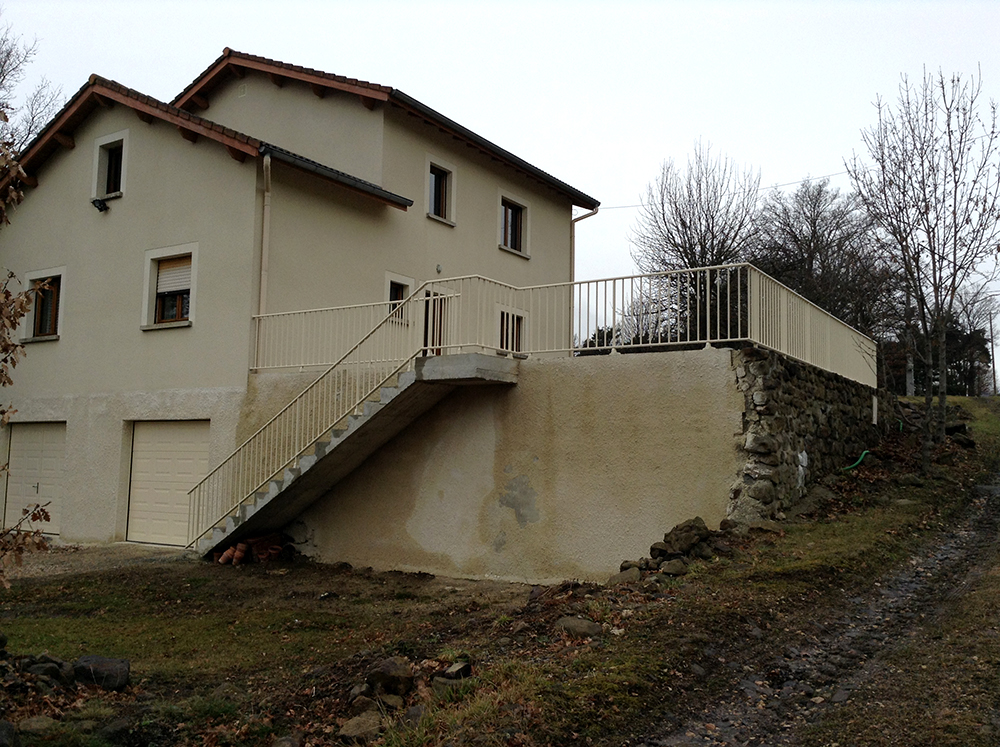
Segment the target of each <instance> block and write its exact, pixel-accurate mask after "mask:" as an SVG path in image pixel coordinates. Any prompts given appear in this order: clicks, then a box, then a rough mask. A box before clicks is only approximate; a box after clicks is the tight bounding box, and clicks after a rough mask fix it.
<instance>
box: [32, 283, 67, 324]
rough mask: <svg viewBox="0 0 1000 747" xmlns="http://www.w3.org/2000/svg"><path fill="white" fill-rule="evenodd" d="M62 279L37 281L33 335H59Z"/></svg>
mask: <svg viewBox="0 0 1000 747" xmlns="http://www.w3.org/2000/svg"><path fill="white" fill-rule="evenodd" d="M61 281H62V278H61V277H59V276H58V275H56V276H55V277H50V278H46V279H44V280H36V281H35V314H34V325H33V329H32V335H33V336H34V337H51V336H53V335H57V334H59V290H60V287H61V285H62V283H61Z"/></svg>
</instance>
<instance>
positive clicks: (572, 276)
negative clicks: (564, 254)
mask: <svg viewBox="0 0 1000 747" xmlns="http://www.w3.org/2000/svg"><path fill="white" fill-rule="evenodd" d="M598 210H600V206H598V207H595V208H594V209H593V210H591V211H590V212H589V213H584V214H583V215H581V216H579V217H576V218H573V219H572V220H571V221H570V222H569V281H570V282H571V283H572V282H573V281H575V280H576V224H577V223H579V222H580V221H582V220H586V219H587V218H589V217H590V216H592V215H597V211H598Z"/></svg>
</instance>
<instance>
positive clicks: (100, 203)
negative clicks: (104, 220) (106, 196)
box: [90, 197, 111, 213]
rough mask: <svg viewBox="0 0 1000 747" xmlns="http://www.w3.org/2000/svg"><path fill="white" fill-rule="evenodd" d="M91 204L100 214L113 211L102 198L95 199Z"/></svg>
mask: <svg viewBox="0 0 1000 747" xmlns="http://www.w3.org/2000/svg"><path fill="white" fill-rule="evenodd" d="M90 204H91V205H93V206H94V207H95V208H97V212H99V213H106V212H107V211H109V210H110V209H111V208H109V207H108V203H106V202H105V201H104V200H102V199H101V198H100V197H95V198H94V199H93V200H91V201H90Z"/></svg>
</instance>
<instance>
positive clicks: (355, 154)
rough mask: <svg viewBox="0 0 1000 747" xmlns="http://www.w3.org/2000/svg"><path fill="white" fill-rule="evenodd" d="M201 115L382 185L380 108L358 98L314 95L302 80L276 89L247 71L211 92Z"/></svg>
mask: <svg viewBox="0 0 1000 747" xmlns="http://www.w3.org/2000/svg"><path fill="white" fill-rule="evenodd" d="M210 99H211V104H210V106H209V108H208V109H206V110H205V111H201V112H197V113H198V114H201V115H202V116H204V117H206V118H208V119H210V120H212V121H213V122H218V123H219V124H222V125H225V126H226V127H231V128H233V129H234V130H237V131H238V132H242V133H245V134H247V135H250V136H251V137H255V138H258V139H260V140H263V141H265V142H267V143H270V144H272V145H277V146H278V147H280V148H284V149H285V150H290V151H292V152H293V153H297V154H298V155H300V156H305V157H306V158H311V159H312V160H314V161H317V162H319V163H321V164H323V165H324V166H330V167H332V168H335V169H339V170H340V171H344V172H346V173H348V174H351V175H352V176H356V177H359V178H361V179H365V180H366V181H369V182H372V183H373V184H381V183H382V178H383V177H382V107H381V105H378V106H376V107H375V108H374V109H372V110H369V109H367V108H365V106H364V105H363V104H362V103H361V97H360V96H356V95H354V94H351V93H342V92H340V91H327V93H326V95H325V96H324V97H323V98H319V97H318V96H317V95H316V94H314V93H313V92H312V89H311V88H310V87H309V86H308V85H306V84H305V83H300V82H297V81H294V80H287V81H286V82H285V84H284V85H283V86H282V87H281V88H279V87H278V86H276V85H274V83H272V82H271V81H270V80H269V79H268V77H267V76H266V75H265V74H264V73H258V72H255V71H252V70H248V71H247V72H246V75H245V76H244V77H243V78H240V79H237V78H233V79H231V80H229V81H227V82H226V83H224V84H223V85H221V86H220V87H219V88H217V89H216V90H215V91H213V92H212V94H211V97H210Z"/></svg>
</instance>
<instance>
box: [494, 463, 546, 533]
mask: <svg viewBox="0 0 1000 747" xmlns="http://www.w3.org/2000/svg"><path fill="white" fill-rule="evenodd" d="M537 497H538V493H537V492H535V489H534V488H533V487H531V483H530V482H529V481H528V476H527V475H518V476H517V477H515V478H514V479H512V480H508V481H507V484H506V485H504V489H503V495H501V496H500V505H501V506H503V507H504V508H512V509H514V517H515V518H516V519H517V524H518V526H521V527H524V526H527V525H528V524H534V523H536V522H537V521H538V520H539V519H540V518H541V517H540V515H539V513H538V507H537V506H536V505H535V498H537Z"/></svg>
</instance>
